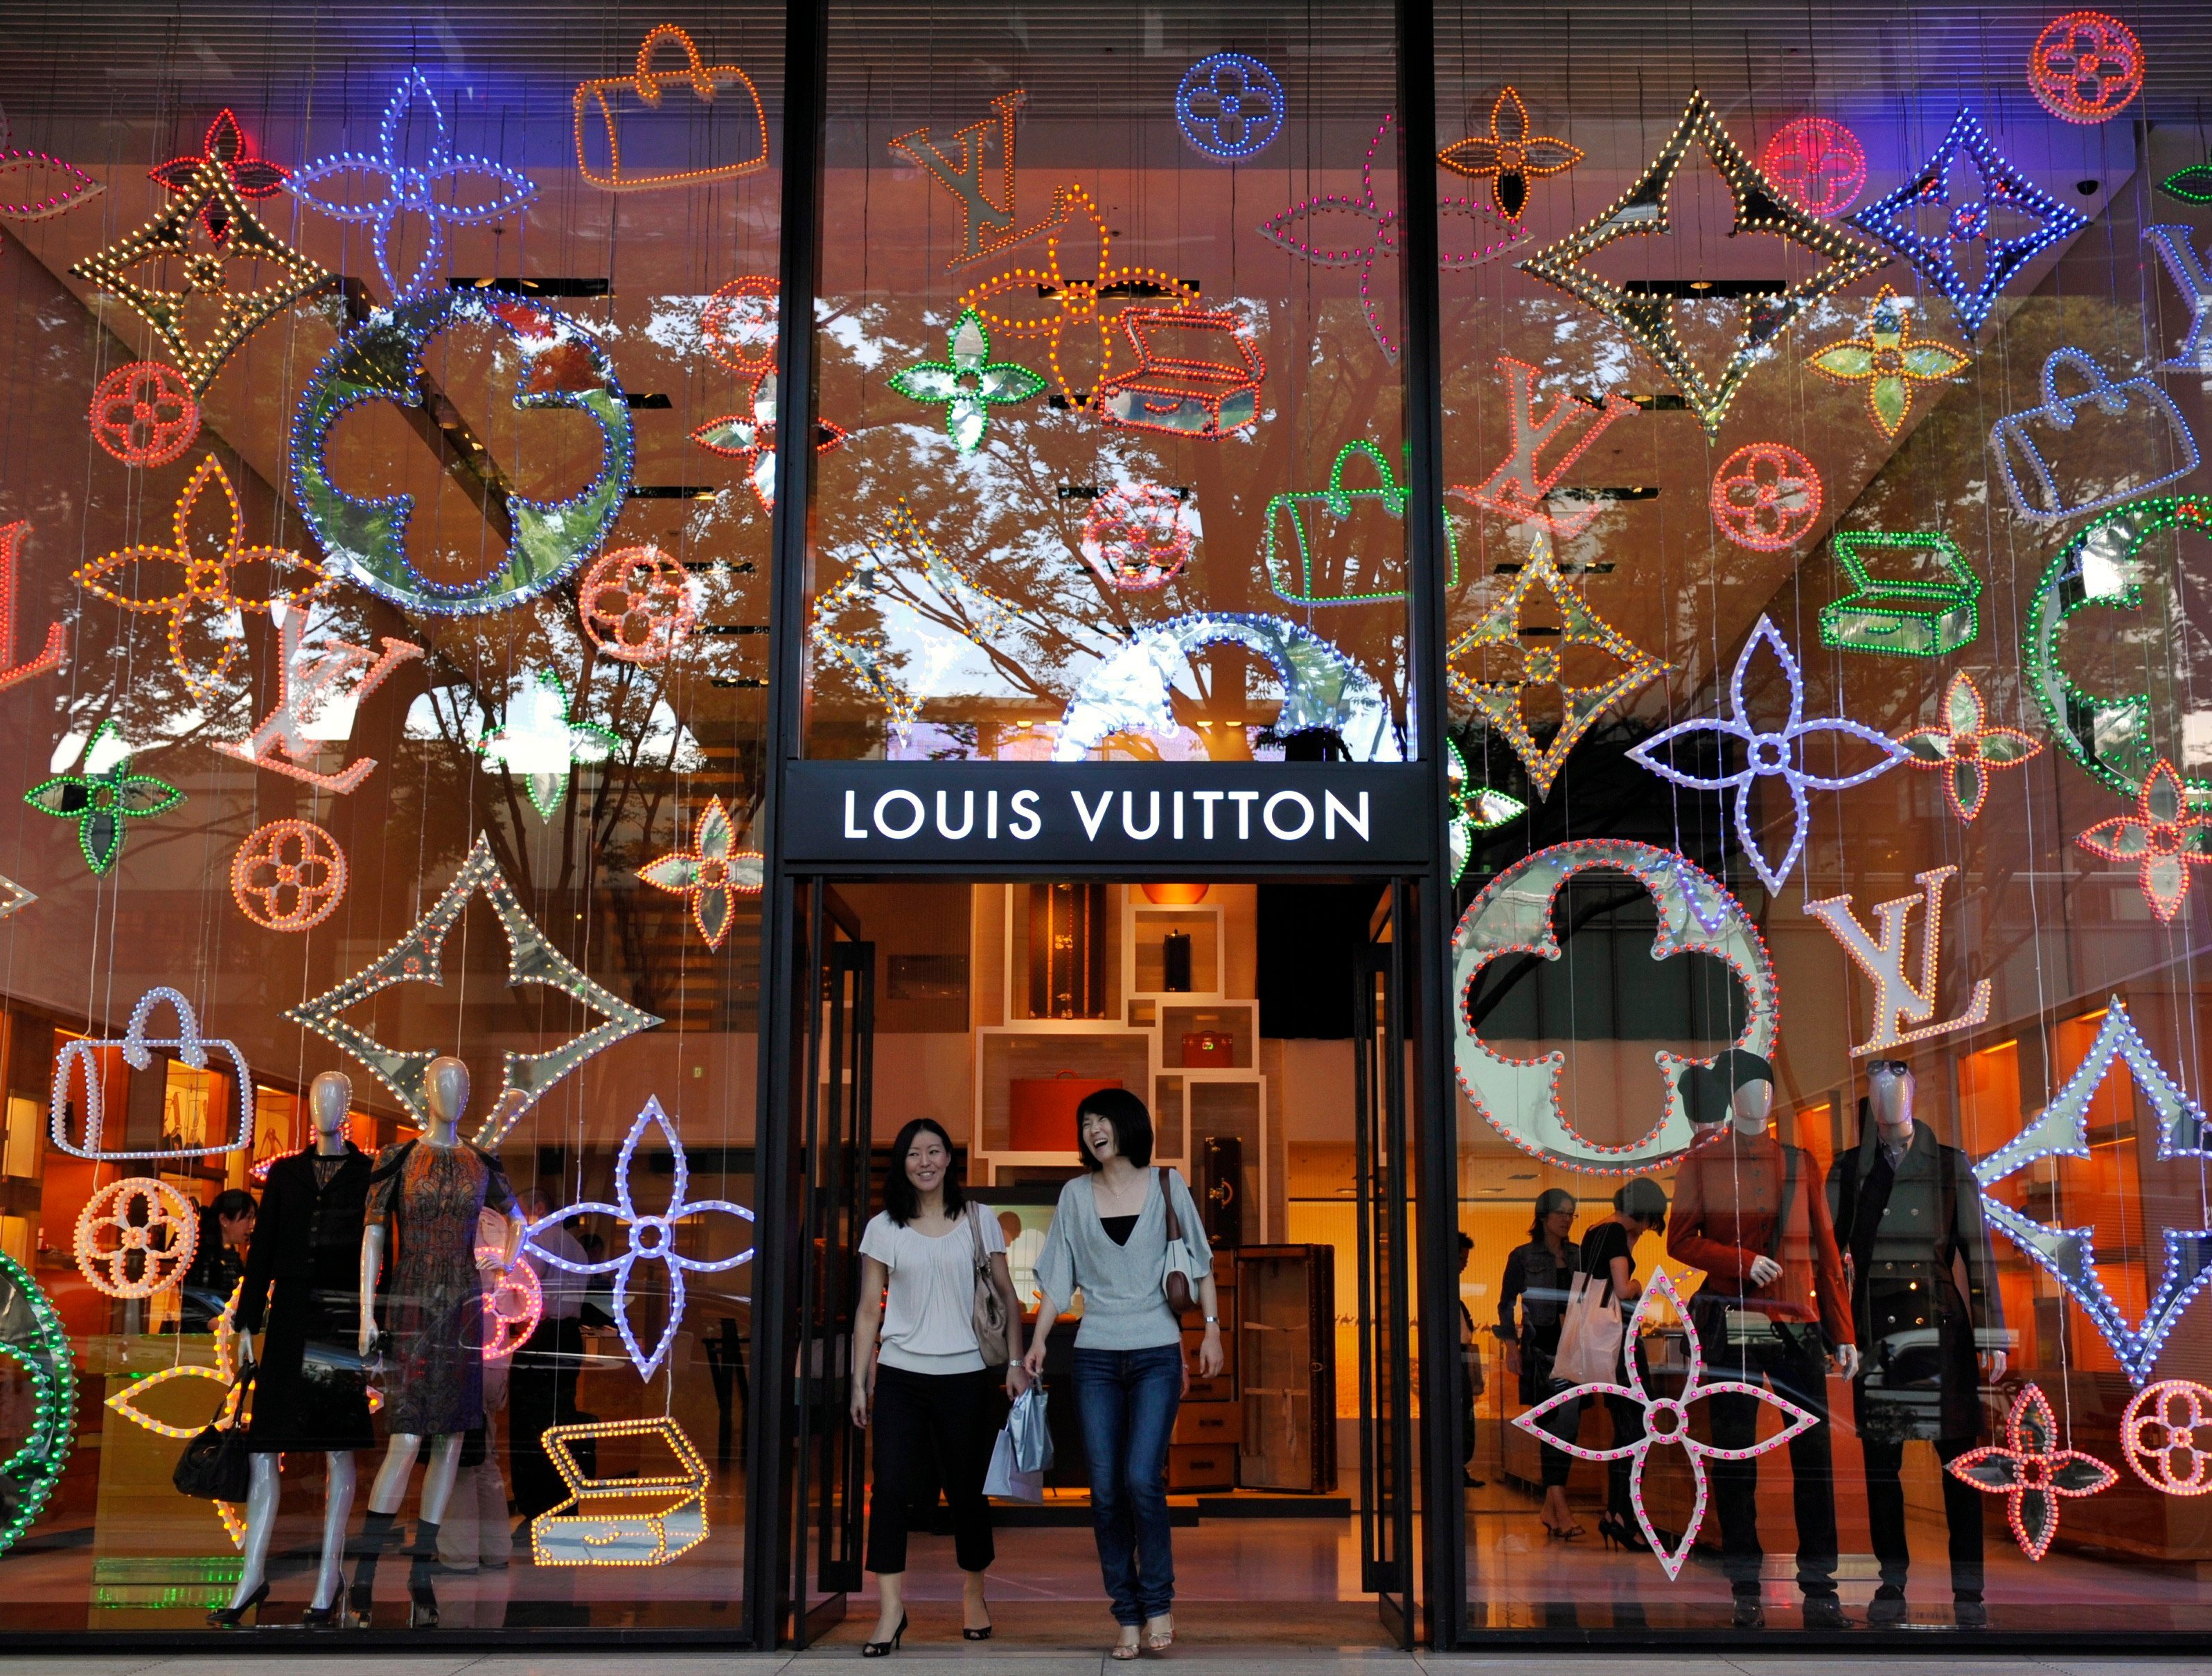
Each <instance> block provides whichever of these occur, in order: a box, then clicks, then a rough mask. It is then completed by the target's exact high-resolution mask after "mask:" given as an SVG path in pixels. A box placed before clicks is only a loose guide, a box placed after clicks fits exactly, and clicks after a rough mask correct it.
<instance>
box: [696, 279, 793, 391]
mask: <svg viewBox="0 0 2212 1676" xmlns="http://www.w3.org/2000/svg"><path fill="white" fill-rule="evenodd" d="M782 288H783V284H782V282H781V280H779V279H777V278H776V276H775V275H774V274H743V275H740V276H738V277H737V278H736V279H733V280H731V281H729V282H727V283H726V284H723V285H720V286H717V287H716V288H715V289H714V295H713V296H711V297H709V298H708V299H707V306H706V307H704V308H702V309H701V310H700V311H699V341H700V342H701V343H704V344H705V345H706V346H707V352H708V354H709V355H713V356H714V359H715V360H717V361H720V362H721V363H722V365H723V366H725V367H728V368H729V369H730V370H731V371H732V372H733V373H737V374H738V376H740V377H741V378H745V379H754V380H757V379H758V378H759V377H760V376H761V375H762V374H763V373H773V372H774V371H775V340H776V331H777V325H778V319H779V317H780V315H781V313H782V301H781V291H782Z"/></svg>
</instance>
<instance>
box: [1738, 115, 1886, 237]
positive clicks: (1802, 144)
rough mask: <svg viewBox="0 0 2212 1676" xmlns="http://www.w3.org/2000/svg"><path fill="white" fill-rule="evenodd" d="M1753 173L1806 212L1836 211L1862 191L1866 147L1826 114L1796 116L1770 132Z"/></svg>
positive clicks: (1823, 215)
mask: <svg viewBox="0 0 2212 1676" xmlns="http://www.w3.org/2000/svg"><path fill="white" fill-rule="evenodd" d="M1759 173H1761V174H1763V175H1765V177H1766V178H1767V179H1769V180H1771V181H1772V182H1773V183H1774V184H1775V185H1778V186H1779V187H1780V188H1781V189H1782V190H1783V191H1784V192H1787V193H1788V194H1789V195H1790V200H1791V201H1792V202H1793V203H1796V205H1797V206H1798V207H1799V208H1800V209H1802V210H1804V211H1805V213H1806V214H1808V215H1809V216H1819V217H1820V219H1821V220H1822V221H1826V220H1829V219H1830V218H1831V217H1833V216H1840V215H1842V214H1843V213H1844V210H1848V209H1850V207H1851V205H1852V204H1854V203H1857V201H1858V196H1859V194H1860V193H1861V192H1862V191H1865V190H1866V179H1867V160H1866V148H1865V147H1864V146H1863V145H1861V144H1860V143H1859V137H1858V136H1857V135H1856V134H1854V133H1853V132H1851V131H1850V129H1848V128H1846V127H1845V126H1844V124H1842V123H1840V122H1838V121H1835V120H1834V119H1833V118H1829V117H1800V118H1797V120H1796V121H1795V122H1790V123H1784V124H1783V125H1782V126H1781V127H1780V128H1778V129H1776V130H1775V131H1774V137H1772V138H1771V139H1770V140H1768V141H1767V143H1766V144H1765V146H1764V147H1763V148H1762V149H1760V151H1759Z"/></svg>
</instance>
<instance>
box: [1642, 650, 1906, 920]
mask: <svg viewBox="0 0 2212 1676" xmlns="http://www.w3.org/2000/svg"><path fill="white" fill-rule="evenodd" d="M1761 642H1764V643H1765V645H1766V646H1768V647H1771V649H1772V651H1773V653H1774V656H1775V659H1776V660H1777V661H1778V663H1779V664H1780V665H1782V673H1783V676H1784V678H1785V679H1786V680H1787V681H1788V682H1789V683H1790V714H1789V715H1788V717H1787V719H1786V720H1784V722H1783V724H1782V726H1779V727H1775V728H1761V727H1759V726H1755V725H1754V724H1753V722H1752V721H1751V720H1750V718H1749V716H1748V714H1747V710H1746V707H1745V704H1744V692H1743V689H1744V682H1745V679H1746V677H1747V676H1748V675H1749V673H1750V671H1751V659H1752V654H1753V653H1754V652H1756V651H1757V650H1758V649H1759V645H1760V644H1761ZM1701 733H1711V734H1717V735H1718V736H1719V738H1718V739H1717V741H1716V743H1718V744H1723V746H1724V745H1725V744H1726V743H1727V741H1729V740H1730V739H1734V740H1735V741H1736V742H1737V743H1738V744H1741V745H1742V747H1743V756H1744V760H1743V766H1742V767H1741V768H1736V769H1734V770H1731V771H1726V772H1723V773H1720V774H1692V773H1689V772H1687V771H1686V770H1684V769H1681V768H1676V767H1674V764H1673V763H1672V762H1668V760H1667V759H1666V758H1665V756H1662V752H1663V751H1664V750H1665V749H1666V747H1667V746H1668V745H1669V744H1671V743H1673V742H1674V740H1676V739H1679V738H1686V737H1690V736H1693V735H1697V734H1701ZM1824 733H1826V734H1838V733H1840V734H1844V735H1846V736H1848V737H1849V738H1854V739H1857V740H1860V741H1861V742H1863V744H1869V745H1871V746H1873V747H1874V749H1875V750H1877V751H1879V752H1880V753H1881V761H1880V762H1876V763H1875V765H1874V766H1873V767H1872V768H1862V769H1861V770H1859V772H1857V774H1820V773H1818V772H1816V771H1815V770H1814V769H1812V768H1808V767H1807V766H1806V762H1805V744H1806V742H1807V741H1808V740H1809V739H1811V738H1815V737H1816V736H1818V735H1820V734H1824ZM1628 754H1629V756H1631V757H1632V759H1633V760H1635V761H1636V762H1639V763H1641V764H1642V765H1643V766H1644V767H1645V768H1649V769H1650V770H1651V772H1652V773H1654V774H1657V775H1658V776H1659V777H1660V778H1661V779H1662V780H1672V781H1674V784H1675V785H1677V786H1687V787H1689V788H1690V789H1691V790H1692V791H1697V792H1722V791H1733V792H1735V834H1736V841H1737V842H1738V843H1740V844H1741V846H1742V847H1743V853H1744V855H1745V858H1746V859H1747V860H1749V861H1750V863H1751V865H1752V870H1753V871H1754V872H1756V873H1757V874H1758V875H1759V878H1760V880H1761V881H1762V882H1763V883H1764V884H1765V886H1766V888H1767V889H1768V890H1771V891H1779V890H1781V889H1782V883H1783V881H1784V879H1786V878H1788V877H1790V872H1791V871H1792V870H1793V869H1794V868H1795V867H1796V865H1797V858H1798V857H1799V856H1800V855H1802V854H1803V853H1804V850H1805V837H1806V827H1807V826H1808V823H1810V821H1811V818H1812V807H1811V805H1810V802H1809V800H1808V799H1807V798H1806V796H1805V793H1806V792H1807V791H1808V789H1810V790H1813V791H1818V792H1840V791H1844V790H1845V789H1847V788H1848V787H1850V786H1862V785H1864V784H1865V783H1866V782H1867V781H1868V780H1872V779H1873V778H1874V777H1875V775H1876V774H1885V773H1887V771H1888V770H1890V769H1891V768H1895V767H1896V766H1897V765H1898V764H1899V762H1905V761H1907V760H1908V758H1909V756H1910V753H1908V752H1907V751H1906V750H1905V747H1904V746H1903V745H1901V744H1899V743H1898V742H1897V741H1896V740H1894V739H1893V738H1888V737H1887V736H1886V735H1884V734H1881V733H1877V732H1875V731H1874V729H1872V728H1871V727H1866V726H1862V725H1861V724H1859V723H1857V722H1855V721H1847V720H1844V718H1843V717H1841V716H1824V717H1820V718H1817V719H1815V720H1811V721H1808V720H1805V677H1804V675H1803V673H1802V671H1800V670H1799V668H1798V666H1797V659H1796V656H1795V655H1794V654H1793V653H1791V652H1790V647H1789V645H1788V644H1787V642H1785V641H1784V640H1783V638H1782V634H1781V631H1780V630H1779V629H1776V628H1775V626H1774V623H1773V622H1772V620H1771V619H1770V618H1768V617H1767V616H1764V615H1762V616H1760V617H1759V621H1758V622H1756V623H1754V624H1753V625H1752V630H1751V635H1750V638H1748V639H1747V640H1746V641H1744V643H1743V650H1742V652H1741V653H1739V654H1738V656H1737V658H1736V660H1735V672H1734V673H1732V674H1731V675H1730V676H1729V710H1728V714H1726V715H1725V716H1717V717H1705V716H1700V717H1699V718H1697V719H1696V720H1692V721H1685V722H1677V723H1675V725H1674V726H1672V727H1669V728H1666V729H1664V730H1662V732H1657V733H1655V734H1653V735H1652V736H1651V737H1650V738H1648V739H1646V740H1644V742H1643V743H1642V744H1638V745H1635V746H1633V747H1632V748H1631V749H1630V750H1629V753H1628ZM1768 778H1773V779H1778V780H1781V781H1782V782H1783V783H1784V785H1786V786H1788V787H1789V788H1790V843H1789V846H1788V847H1787V848H1786V849H1784V852H1783V854H1782V859H1781V860H1780V861H1779V862H1770V861H1768V860H1767V859H1766V853H1765V850H1764V849H1762V848H1761V847H1759V838H1758V834H1757V832H1756V830H1755V829H1753V825H1752V818H1751V793H1752V788H1753V786H1754V785H1755V784H1756V783H1757V782H1758V781H1759V780H1764V779H1768Z"/></svg>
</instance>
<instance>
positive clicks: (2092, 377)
mask: <svg viewBox="0 0 2212 1676" xmlns="http://www.w3.org/2000/svg"><path fill="white" fill-rule="evenodd" d="M2060 367H2072V368H2073V369H2074V370H2075V372H2076V373H2079V374H2081V377H2082V378H2083V379H2084V380H2086V381H2087V385H2088V388H2087V389H2086V390H2082V391H2080V392H2076V393H2075V394H2074V395H2071V396H2062V395H2061V394H2060V393H2059V387H2058V369H2059V368H2060ZM2092 407H2094V408H2095V409H2096V410H2099V413H2100V416H2101V417H2103V418H2105V419H2106V420H2109V419H2112V418H2116V417H2119V416H2124V415H2127V414H2130V413H2133V414H2136V415H2137V416H2138V417H2137V421H2136V431H2137V434H2136V435H2135V436H2133V437H2130V439H2128V442H2127V445H2126V446H2125V447H2124V450H2123V451H2122V452H2120V454H2119V458H2125V459H2129V460H2131V461H2141V462H2142V467H2141V469H2142V471H2146V472H2148V471H2155V470H2156V469H2157V466H2158V465H2159V464H2160V463H2161V462H2163V461H2166V460H2168V459H2171V460H2172V461H2173V469H2172V470H2171V471H2166V472H2163V473H2161V474H2160V475H2159V476H2157V477H2141V478H2137V479H2136V480H2134V481H2132V482H2130V483H2126V484H2124V486H2121V487H2118V488H2115V487H2114V486H2113V483H2112V477H2111V476H2110V466H2109V461H2110V459H2111V458H2112V453H2111V452H2108V451H2109V450H2110V449H2111V447H2112V444H2111V442H2110V440H2109V438H2110V433H2109V428H2106V427H2101V426H2100V429H2104V430H2105V431H2106V435H2105V436H2103V437H2100V442H2103V443H2104V444H2105V446H2104V447H2101V448H2092V449H2090V450H2087V451H2084V450H2082V449H2081V441H2080V436H2081V434H2080V431H2079V430H2078V429H2077V423H2078V422H2079V421H2081V420H2082V419H2084V418H2087V417H2089V416H2090V411H2091V409H2092ZM2061 439H2063V440H2065V441H2067V442H2070V443H2071V444H2073V445H2074V446H2073V447H2071V448H2070V449H2069V448H2063V447H2062V448H2060V449H2058V451H2057V458H2054V457H2053V455H2052V454H2051V453H2050V452H2045V449H2046V447H2047V446H2051V445H2053V444H2056V443H2058V442H2059V441H2060V440H2061ZM1990 452H1991V453H1993V454H1995V455H1996V461H1997V470H1998V472H1999V474H2000V475H2001V476H2002V477H2003V478H2004V486H2005V492H2006V493H2007V494H2008V495H2010V496H2011V497H2012V504H2013V509H2014V510H2015V512H2017V513H2020V515H2021V517H2022V518H2032V519H2036V520H2037V521H2038V522H2039V523H2049V522H2051V521H2053V520H2055V519H2062V518H2077V517H2079V516H2080V515H2081V513H2088V512H2101V511H2103V510H2104V509H2105V508H2106V507H2112V506H2118V504H2119V503H2120V502H2121V501H2124V500H2126V499H2128V497H2129V496H2130V495H2140V494H2142V492H2143V491H2144V490H2145V489H2157V488H2159V487H2160V486H2161V485H2163V484H2166V483H2178V482H2179V481H2180V480H2181V479H2182V478H2184V477H2187V476H2188V475H2189V474H2190V473H2191V472H2192V471H2195V470H2196V469H2197V439H2196V438H2195V437H2193V436H2191V434H2189V426H2188V423H2187V422H2185V420H2184V419H2183V418H2182V416H2181V410H2180V409H2179V408H2178V407H2176V406H2175V405H2174V404H2173V398H2172V397H2171V396H2169V395H2167V394H2166V392H2165V391H2163V390H2161V389H2160V388H2159V386H2158V385H2157V384H2156V383H2155V382H2154V380H2150V379H2148V378H2140V379H2125V380H2122V381H2121V382H2119V383H2118V384H2115V383H2113V382H2112V380H2111V379H2110V378H2109V377H2107V376H2106V373H2105V369H2104V368H2103V367H2100V366H2099V365H2098V364H2097V363H2096V361H2095V360H2094V359H2093V358H2092V357H2091V356H2090V355H2088V354H2087V353H2086V352H2085V351H2083V350H2081V349H2060V350H2057V352H2055V353H2054V354H2053V355H2051V358H2050V359H2049V360H2048V361H2045V362H2044V363H2043V404H2042V405H2041V406H2039V407H2032V408H2025V409H2023V410H2021V411H2020V412H2018V413H2008V414H2007V415H2005V416H2004V417H2003V418H2002V419H2000V420H1998V421H1997V422H1996V424H1995V425H1994V426H1992V427H1991V428H1990ZM2069 452H2075V453H2085V454H2086V458H2084V460H2083V466H2084V469H2083V470H2082V471H2081V472H2080V473H2079V474H2075V473H2070V472H2069V471H2067V470H2066V464H2067V462H2066V460H2065V458H2064V456H2065V455H2066V454H2067V453H2069Z"/></svg>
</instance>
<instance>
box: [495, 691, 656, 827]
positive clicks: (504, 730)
mask: <svg viewBox="0 0 2212 1676" xmlns="http://www.w3.org/2000/svg"><path fill="white" fill-rule="evenodd" d="M622 743H623V739H622V735H621V734H619V733H617V732H614V730H613V729H611V728H606V727H601V726H598V725H597V724H595V723H592V722H587V721H578V720H576V718H575V715H574V710H573V709H572V707H571V706H570V705H569V702H568V688H567V687H566V686H565V685H564V684H562V680H561V677H560V676H559V675H558V674H557V673H556V672H555V671H552V670H550V669H541V670H538V671H536V672H534V673H533V674H532V675H531V676H530V677H528V678H526V680H525V681H524V682H523V683H522V687H521V689H520V691H519V692H517V693H516V694H515V695H514V697H513V699H512V700H511V701H509V702H508V704H507V723H506V726H502V727H498V728H495V729H494V730H493V731H492V732H489V733H487V734H485V735H484V737H483V743H482V744H480V745H478V746H477V749H478V750H481V751H483V754H484V758H485V760H486V761H487V762H497V763H499V764H500V765H501V767H503V768H506V770H507V773H509V774H513V775H514V776H516V777H517V778H518V779H520V780H525V781H526V783H527V785H528V787H529V791H530V802H531V806H532V807H533V808H534V809H536V810H537V811H538V818H539V819H540V820H546V821H550V820H551V819H552V818H553V817H554V815H555V814H556V812H557V811H559V809H560V807H561V804H562V799H565V798H566V797H567V796H568V781H569V779H570V777H571V776H573V775H574V774H575V772H576V770H577V769H578V768H582V767H585V766H586V765H588V764H591V763H593V762H605V761H606V760H607V758H608V757H610V756H613V755H614V753H615V752H616V751H617V750H620V749H621V748H622Z"/></svg>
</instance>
